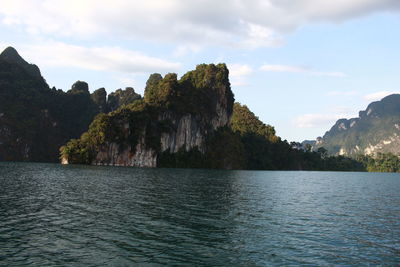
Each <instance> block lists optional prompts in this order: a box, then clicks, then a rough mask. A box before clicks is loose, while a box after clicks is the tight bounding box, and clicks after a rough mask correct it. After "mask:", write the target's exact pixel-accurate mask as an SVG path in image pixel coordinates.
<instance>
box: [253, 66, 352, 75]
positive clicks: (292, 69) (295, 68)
mask: <svg viewBox="0 0 400 267" xmlns="http://www.w3.org/2000/svg"><path fill="white" fill-rule="evenodd" d="M260 70H262V71H267V72H292V73H304V74H308V75H312V76H330V77H347V75H346V74H345V73H343V72H337V71H316V70H313V69H311V68H308V67H301V66H289V65H277V64H264V65H262V66H261V67H260Z"/></svg>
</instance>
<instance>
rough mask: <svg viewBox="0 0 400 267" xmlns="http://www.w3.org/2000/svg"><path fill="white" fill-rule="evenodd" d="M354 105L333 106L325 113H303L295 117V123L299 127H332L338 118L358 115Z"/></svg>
mask: <svg viewBox="0 0 400 267" xmlns="http://www.w3.org/2000/svg"><path fill="white" fill-rule="evenodd" d="M356 112H357V111H356V110H354V107H349V106H331V107H328V108H327V110H326V111H325V113H309V114H303V115H300V116H298V117H297V118H295V120H294V123H295V125H296V126H297V127H299V128H323V129H328V128H330V127H331V126H332V125H333V124H334V123H335V122H336V121H337V120H338V119H343V118H352V117H354V116H356V115H357V114H356Z"/></svg>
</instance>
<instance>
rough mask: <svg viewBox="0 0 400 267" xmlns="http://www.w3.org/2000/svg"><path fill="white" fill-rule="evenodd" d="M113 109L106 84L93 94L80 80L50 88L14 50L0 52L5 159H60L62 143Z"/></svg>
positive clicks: (0, 134) (0, 154)
mask: <svg viewBox="0 0 400 267" xmlns="http://www.w3.org/2000/svg"><path fill="white" fill-rule="evenodd" d="M132 90H133V89H132ZM130 92H131V90H130ZM120 102H121V103H117V105H122V104H126V103H128V102H129V101H126V100H125V99H123V101H120ZM113 106H115V105H113ZM109 109H110V107H109V106H108V105H107V100H106V91H105V89H104V88H102V89H99V90H96V91H95V92H94V93H93V94H90V92H89V87H88V84H87V83H86V82H82V81H77V82H76V83H75V84H73V85H72V87H71V89H70V90H69V91H68V92H64V91H62V90H57V89H56V88H54V87H53V88H51V89H50V88H49V86H48V85H47V83H46V81H45V80H44V79H43V77H42V76H41V74H40V70H39V68H38V67H37V66H36V65H33V64H29V63H27V62H26V61H25V60H24V59H23V58H22V57H21V56H20V55H19V54H18V52H17V51H16V50H15V49H14V48H12V47H8V48H7V49H5V50H4V51H3V52H2V53H1V54H0V160H12V161H44V162H56V161H58V158H59V147H60V146H62V145H63V144H65V143H66V142H67V141H68V140H70V139H71V138H78V137H79V136H80V135H81V134H82V133H83V132H84V131H86V130H87V129H88V126H89V124H90V123H91V122H92V120H93V118H94V117H95V115H96V114H98V113H99V112H107V111H108V110H109Z"/></svg>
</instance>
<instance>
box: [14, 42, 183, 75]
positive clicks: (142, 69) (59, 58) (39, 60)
mask: <svg viewBox="0 0 400 267" xmlns="http://www.w3.org/2000/svg"><path fill="white" fill-rule="evenodd" d="M19 50H20V52H21V54H22V56H23V57H25V58H27V59H29V61H31V62H35V63H36V64H38V65H39V66H50V67H77V68H81V69H88V70H96V71H99V70H100V71H113V72H124V73H149V72H168V71H176V70H178V69H179V68H180V66H181V64H180V63H177V62H170V61H166V60H163V59H160V58H156V57H150V56H146V55H144V54H142V53H140V52H137V51H132V50H127V49H122V48H119V47H83V46H77V45H70V44H65V43H61V42H46V43H44V44H33V45H25V46H23V47H21V49H19Z"/></svg>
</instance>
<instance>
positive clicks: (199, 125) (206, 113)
mask: <svg viewBox="0 0 400 267" xmlns="http://www.w3.org/2000/svg"><path fill="white" fill-rule="evenodd" d="M233 101H234V99H233V94H232V91H231V89H230V84H229V79H228V69H227V68H226V66H225V65H223V64H220V65H213V64H211V65H199V66H197V68H196V70H194V71H191V72H189V73H187V74H185V75H184V76H183V77H182V78H181V79H180V80H177V78H176V75H175V74H167V75H166V76H165V77H164V78H162V77H160V76H159V75H152V76H150V78H149V81H148V83H147V86H146V89H145V96H144V100H139V101H136V102H134V104H132V105H128V106H125V107H124V108H121V109H118V110H116V111H114V112H111V113H109V114H107V115H103V116H100V117H98V118H96V120H95V121H94V122H93V123H92V125H91V126H90V128H89V131H88V132H87V133H85V134H84V135H83V136H82V137H81V139H79V140H77V141H74V142H76V144H75V143H74V142H70V143H68V144H67V145H66V146H65V147H63V148H62V149H61V154H62V159H63V162H64V163H89V164H96V165H117V166H139V167H156V166H158V158H159V156H160V154H161V153H169V154H174V153H178V152H179V151H184V152H189V151H192V150H196V151H199V152H200V153H202V154H204V153H206V152H207V145H206V143H207V139H208V138H209V137H210V136H212V134H213V132H215V131H216V130H217V129H218V128H220V127H224V126H227V125H228V123H229V119H230V116H231V114H232V107H233ZM94 140H97V141H94ZM78 148H79V149H78ZM82 148H83V150H82ZM82 151H83V153H82Z"/></svg>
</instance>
